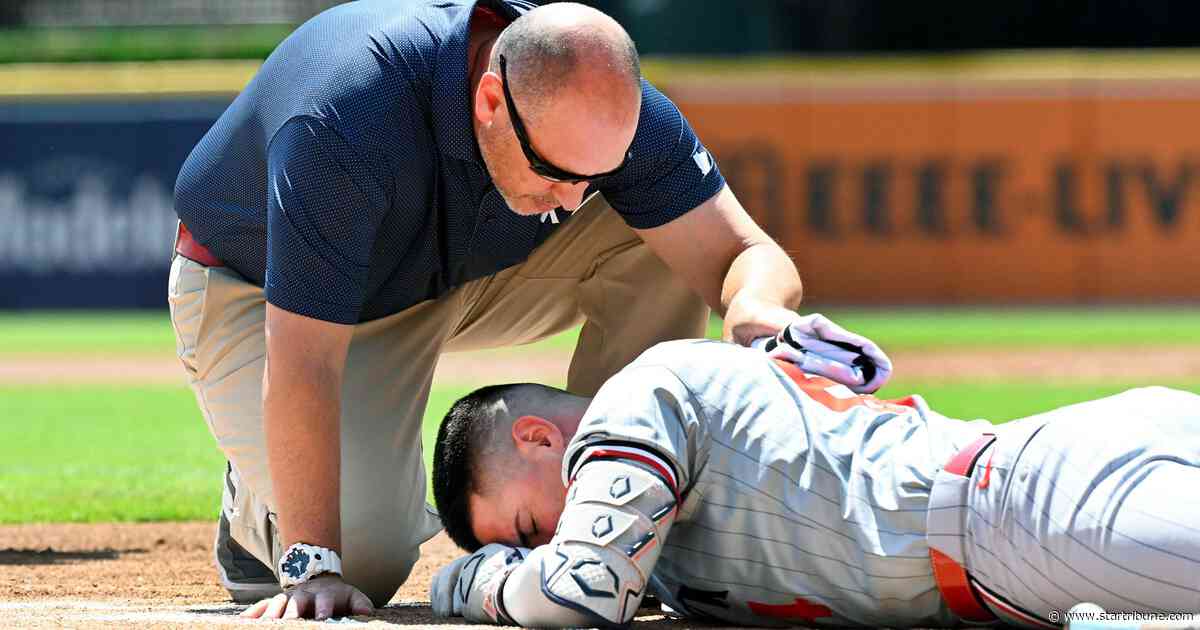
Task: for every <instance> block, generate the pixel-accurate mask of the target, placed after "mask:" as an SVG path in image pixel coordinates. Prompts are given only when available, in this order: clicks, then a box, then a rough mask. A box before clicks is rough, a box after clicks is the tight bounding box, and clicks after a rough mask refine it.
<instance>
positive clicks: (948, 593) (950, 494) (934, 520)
mask: <svg viewBox="0 0 1200 630" xmlns="http://www.w3.org/2000/svg"><path fill="white" fill-rule="evenodd" d="M995 441H996V436H995V435H993V434H991V433H985V434H983V435H981V436H979V438H978V439H976V440H975V441H974V442H971V443H970V444H968V445H967V447H966V448H964V449H962V450H961V451H959V452H958V453H957V454H956V455H955V456H954V457H951V458H950V461H948V462H946V465H945V466H944V467H942V470H941V472H939V473H938V475H937V478H936V479H935V480H934V484H933V492H932V493H931V495H930V500H929V517H928V528H927V529H928V533H927V536H928V537H929V541H930V545H929V559H930V562H932V564H933V579H934V581H935V582H936V583H937V588H938V592H939V593H941V594H942V599H943V600H945V602H946V607H947V608H949V609H950V612H952V613H954V614H955V615H957V616H958V618H959V619H962V620H964V621H974V622H989V621H995V620H996V616H995V615H994V614H992V611H990V610H988V609H987V607H986V606H984V605H983V602H982V601H980V598H979V594H978V593H977V592H976V591H975V587H974V586H972V585H971V581H970V579H969V578H968V577H967V570H966V569H965V568H964V567H963V562H964V561H965V555H964V553H963V543H962V541H963V540H964V537H963V534H964V531H963V530H964V527H963V526H964V525H965V523H964V521H965V519H966V513H967V507H966V503H967V491H968V488H969V487H970V483H971V482H970V478H971V471H972V470H974V468H975V461H976V460H978V459H979V455H980V454H981V453H983V451H984V450H986V449H987V447H989V446H991V445H992V442H995ZM989 476H990V475H985V478H984V479H983V480H981V481H980V482H979V483H980V487H981V488H983V487H986V485H987V477H989ZM938 543H944V544H947V545H954V544H957V548H956V551H957V554H956V555H958V556H959V557H958V558H955V557H952V556H951V555H949V554H947V553H945V552H943V551H940V550H938V549H936V548H935V546H934V545H935V544H938ZM944 548H946V549H951V547H949V546H947V547H944Z"/></svg>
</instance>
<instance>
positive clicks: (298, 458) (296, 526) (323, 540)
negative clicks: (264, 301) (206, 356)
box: [263, 361, 341, 552]
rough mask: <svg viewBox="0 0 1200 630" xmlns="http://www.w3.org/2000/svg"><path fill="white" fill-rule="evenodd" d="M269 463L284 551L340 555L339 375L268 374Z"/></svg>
mask: <svg viewBox="0 0 1200 630" xmlns="http://www.w3.org/2000/svg"><path fill="white" fill-rule="evenodd" d="M263 412H264V413H263V415H264V418H263V422H264V423H265V430H266V436H267V462H268V464H269V466H270V470H271V485H272V488H273V490H274V494H275V510H276V513H277V519H278V525H279V529H280V535H281V537H282V543H283V548H285V549H286V548H287V547H288V546H289V545H291V544H293V543H296V542H304V543H308V544H310V545H317V546H320V547H328V548H330V549H334V550H336V551H339V552H340V551H341V505H340V479H341V430H340V427H341V422H340V417H341V382H340V377H339V375H338V374H337V371H336V370H332V369H325V368H315V367H310V368H308V369H296V368H295V367H294V366H293V368H292V369H288V370H278V369H277V370H274V371H272V370H271V369H270V362H269V361H268V369H267V373H266V376H265V382H264V383H263Z"/></svg>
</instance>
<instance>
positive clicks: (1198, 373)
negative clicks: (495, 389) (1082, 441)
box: [0, 346, 1200, 385]
mask: <svg viewBox="0 0 1200 630" xmlns="http://www.w3.org/2000/svg"><path fill="white" fill-rule="evenodd" d="M891 357H892V360H893V362H894V363H895V366H896V372H895V376H896V378H902V379H904V380H906V381H920V382H926V383H941V382H961V381H982V380H989V381H991V380H999V381H1036V382H1041V383H1069V382H1087V383H1129V382H1171V381H1187V380H1197V379H1200V348H1196V347H1181V348H1164V347H1158V346H1147V347H1136V346H1135V347H1128V348H1094V349H1066V348H1042V349H1032V350H1031V349H1019V350H1004V349H955V350H934V351H927V352H912V351H905V352H894V353H891ZM570 361H571V355H570V352H569V351H541V352H537V353H526V352H522V351H521V350H520V349H507V348H506V349H502V350H488V351H484V352H472V353H463V354H447V355H444V356H443V357H442V359H441V361H440V363H439V364H438V368H437V375H436V379H435V380H436V382H440V383H503V382H512V381H529V380H534V381H543V382H549V383H553V382H562V381H564V380H566V373H567V366H568V365H569V364H570ZM185 382H186V379H185V376H184V372H183V368H182V367H180V365H179V361H178V360H176V359H175V358H174V357H171V356H163V355H150V356H144V357H136V356H135V357H105V356H96V355H84V356H43V355H36V356H19V355H0V384H18V385H30V384H32V385H37V384H62V383H71V384H80V383H108V384H184V383H185Z"/></svg>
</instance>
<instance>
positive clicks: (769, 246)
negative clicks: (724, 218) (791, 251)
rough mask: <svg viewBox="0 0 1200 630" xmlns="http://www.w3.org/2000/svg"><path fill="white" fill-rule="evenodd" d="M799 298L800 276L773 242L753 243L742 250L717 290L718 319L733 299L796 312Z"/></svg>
mask: <svg viewBox="0 0 1200 630" xmlns="http://www.w3.org/2000/svg"><path fill="white" fill-rule="evenodd" d="M803 296H804V286H803V284H801V282H800V274H799V272H797V271H796V265H795V263H793V262H792V259H791V258H790V257H789V256H788V255H787V253H785V252H784V251H783V249H782V248H780V247H779V245H777V244H776V243H774V242H764V243H757V244H754V245H751V246H750V247H747V248H746V249H744V250H742V252H741V253H740V254H738V255H737V257H736V258H734V259H733V263H732V264H731V265H730V266H729V271H728V273H726V274H725V282H724V284H723V285H722V287H721V315H722V316H724V315H725V313H726V311H728V310H729V306H730V304H731V303H732V302H733V300H734V299H753V300H756V301H759V302H762V303H765V304H770V305H773V306H782V307H783V308H787V309H796V308H797V307H799V306H800V300H801V299H802V298H803Z"/></svg>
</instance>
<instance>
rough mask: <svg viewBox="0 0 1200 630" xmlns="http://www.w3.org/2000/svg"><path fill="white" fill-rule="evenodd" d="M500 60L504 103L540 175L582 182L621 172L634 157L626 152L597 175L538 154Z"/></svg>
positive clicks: (530, 166)
mask: <svg viewBox="0 0 1200 630" xmlns="http://www.w3.org/2000/svg"><path fill="white" fill-rule="evenodd" d="M499 60H500V79H501V81H503V83H504V104H505V105H506V106H507V107H508V117H509V118H511V119H512V126H513V132H515V133H516V134H517V141H518V142H519V143H520V144H521V151H523V152H524V153H525V159H527V160H529V169H530V170H532V171H533V172H534V173H537V174H538V175H539V176H541V177H543V178H545V179H548V180H550V181H554V182H563V183H569V184H580V183H583V182H587V181H591V180H594V179H601V178H604V177H611V176H613V175H616V174H617V173H619V172H621V170H622V169H624V168H625V167H626V166H627V165H628V164H629V161H630V160H631V159H633V151H626V152H625V159H624V160H623V161H622V162H621V165H620V166H618V167H617V168H614V169H613V170H611V171H607V172H604V173H596V174H595V175H580V174H579V173H572V172H571V171H568V170H566V169H562V168H559V167H557V166H555V165H553V164H551V163H549V162H547V161H546V160H544V159H542V156H540V155H538V154H537V151H534V150H533V146H531V145H530V144H529V132H527V131H526V130H525V123H523V122H521V117H520V116H518V115H517V106H516V105H514V104H513V97H512V92H510V91H509V89H508V68H507V66H508V64H507V62H506V61H505V59H504V55H500V56H499Z"/></svg>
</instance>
